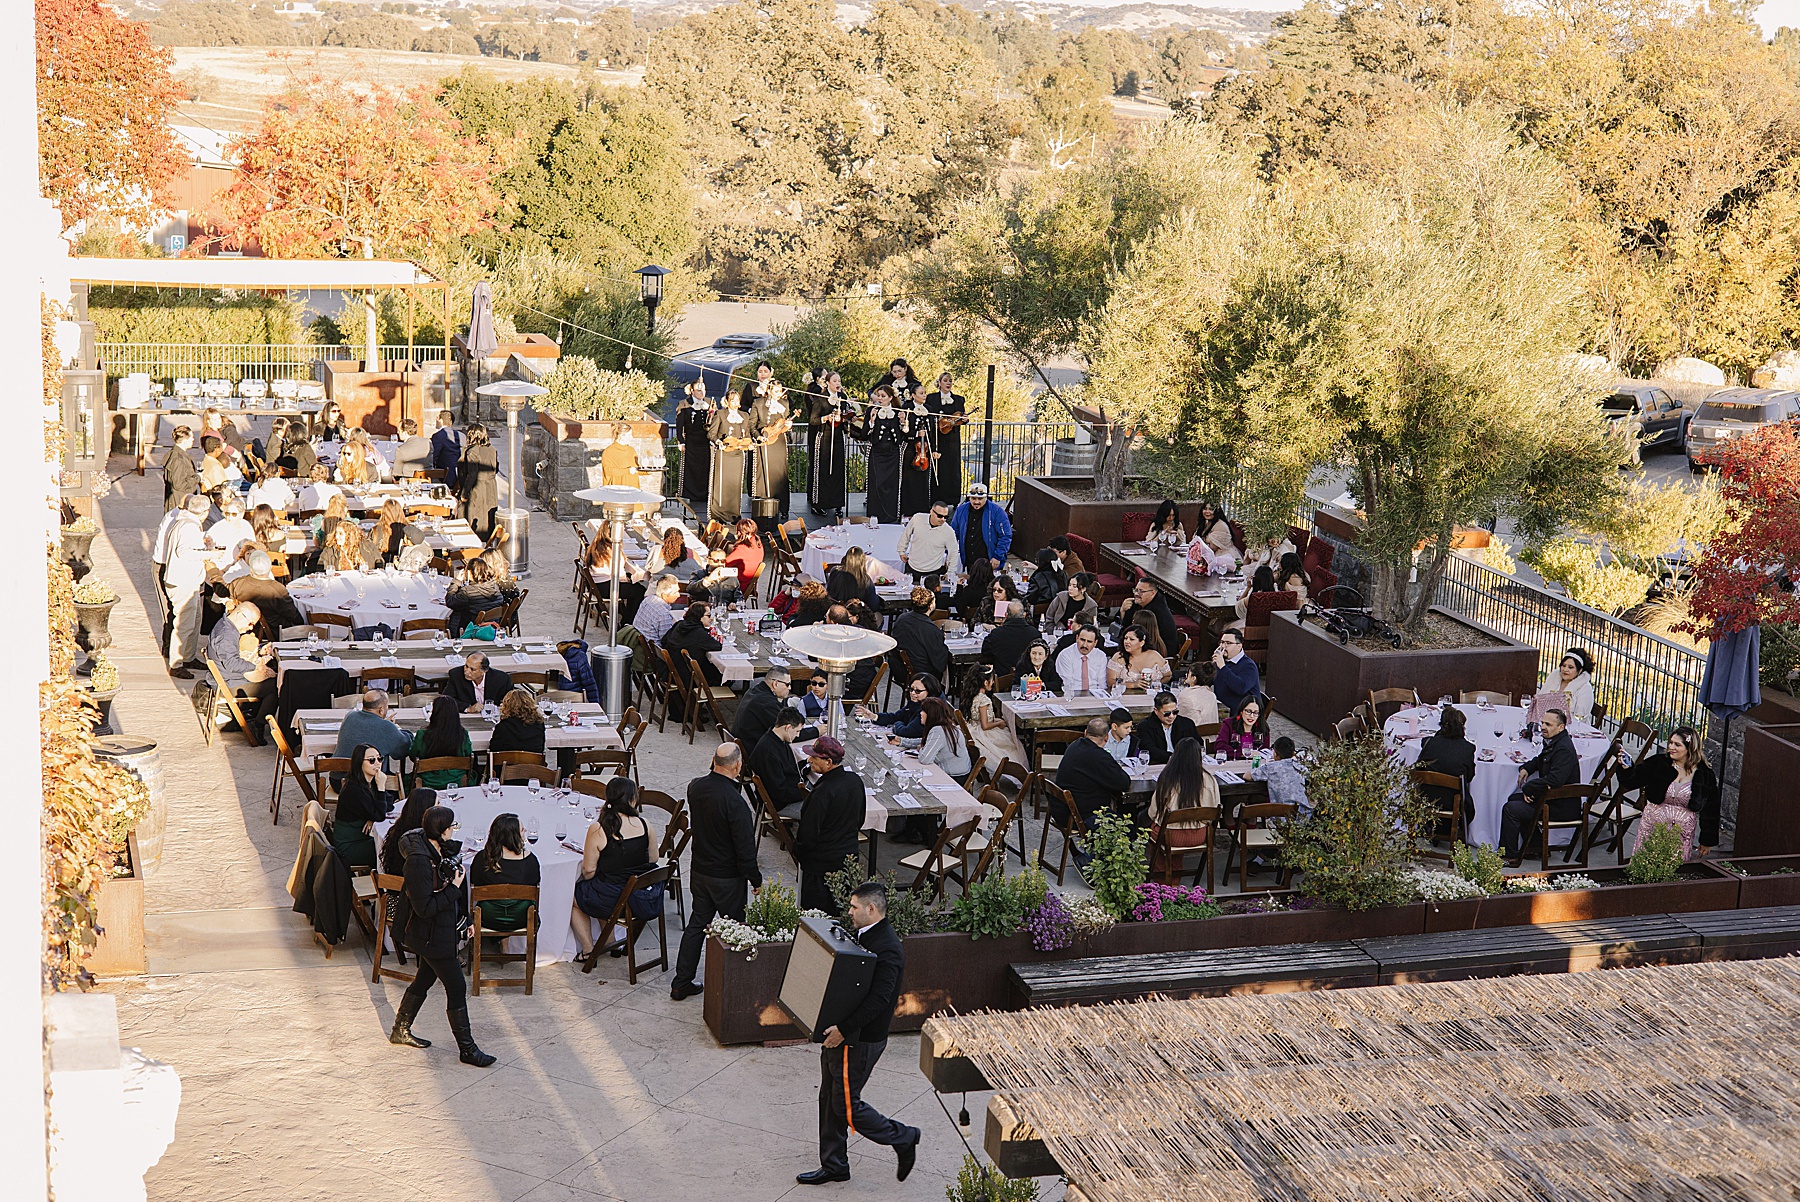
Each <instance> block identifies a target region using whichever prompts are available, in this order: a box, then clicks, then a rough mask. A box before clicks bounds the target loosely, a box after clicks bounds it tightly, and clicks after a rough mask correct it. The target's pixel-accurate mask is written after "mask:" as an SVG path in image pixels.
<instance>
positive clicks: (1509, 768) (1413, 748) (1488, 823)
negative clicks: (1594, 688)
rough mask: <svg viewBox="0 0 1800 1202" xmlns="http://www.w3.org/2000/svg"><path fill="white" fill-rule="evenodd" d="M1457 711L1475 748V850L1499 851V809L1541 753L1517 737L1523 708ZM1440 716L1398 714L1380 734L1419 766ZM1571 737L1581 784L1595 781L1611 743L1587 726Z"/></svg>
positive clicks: (1420, 709) (1430, 709) (1579, 725)
mask: <svg viewBox="0 0 1800 1202" xmlns="http://www.w3.org/2000/svg"><path fill="white" fill-rule="evenodd" d="M1456 708H1457V709H1459V710H1461V711H1462V712H1463V717H1464V718H1465V719H1466V720H1467V722H1466V726H1465V732H1464V733H1465V737H1466V738H1467V739H1468V740H1469V742H1471V743H1473V744H1475V783H1474V784H1473V786H1472V787H1471V788H1470V790H1469V795H1470V798H1471V799H1472V800H1473V801H1474V802H1475V820H1474V821H1473V822H1472V823H1470V824H1469V834H1468V840H1469V842H1470V843H1471V844H1474V845H1476V846H1480V845H1482V844H1486V845H1487V846H1490V847H1493V846H1498V845H1499V842H1500V808H1501V807H1502V806H1504V805H1505V804H1506V799H1507V798H1508V797H1510V796H1512V793H1513V790H1514V789H1517V788H1518V787H1519V766H1520V765H1521V764H1523V763H1524V762H1525V761H1526V760H1529V759H1530V758H1531V757H1532V756H1534V755H1536V754H1537V752H1538V748H1537V747H1534V746H1533V745H1532V744H1531V743H1530V742H1529V741H1528V740H1526V739H1523V738H1520V737H1519V736H1520V731H1522V730H1523V729H1524V727H1525V710H1524V708H1523V707H1521V706H1517V705H1489V706H1481V705H1459V706H1457V707H1456ZM1439 716H1440V715H1439V711H1438V708H1437V707H1436V706H1430V705H1426V706H1416V707H1411V708H1408V709H1403V710H1399V711H1397V712H1396V713H1395V714H1394V716H1393V717H1391V718H1389V719H1388V720H1387V723H1386V724H1385V725H1384V726H1383V728H1382V730H1383V732H1384V733H1385V735H1386V736H1387V741H1388V744H1389V746H1391V747H1393V748H1395V749H1396V751H1397V752H1398V753H1399V757H1400V759H1401V761H1402V762H1403V763H1405V764H1408V765H1411V764H1414V763H1416V762H1417V761H1418V758H1419V748H1420V747H1421V746H1422V745H1423V744H1424V742H1425V740H1426V739H1428V738H1430V737H1431V736H1432V735H1433V734H1436V733H1437V729H1438V721H1439ZM1569 733H1570V734H1571V735H1572V736H1574V739H1575V751H1576V754H1577V755H1579V756H1580V757H1581V779H1582V781H1583V782H1589V781H1592V780H1593V779H1594V770H1595V769H1596V768H1598V767H1599V765H1600V757H1601V756H1603V755H1605V754H1606V748H1607V746H1608V745H1609V744H1610V743H1611V739H1610V738H1608V736H1606V735H1605V734H1603V733H1601V732H1600V731H1597V730H1595V729H1594V727H1593V726H1592V725H1590V724H1589V723H1586V722H1573V723H1571V724H1570V725H1569Z"/></svg>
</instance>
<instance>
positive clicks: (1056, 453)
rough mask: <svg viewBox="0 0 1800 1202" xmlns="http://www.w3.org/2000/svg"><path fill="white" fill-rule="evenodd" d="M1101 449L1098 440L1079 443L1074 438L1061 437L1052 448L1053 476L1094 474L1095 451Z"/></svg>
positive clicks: (1051, 472) (1051, 463) (1051, 467)
mask: <svg viewBox="0 0 1800 1202" xmlns="http://www.w3.org/2000/svg"><path fill="white" fill-rule="evenodd" d="M1099 449H1100V444H1099V443H1097V442H1084V443H1077V442H1076V441H1075V440H1074V439H1073V438H1059V439H1057V440H1056V443H1055V445H1054V446H1052V447H1051V448H1050V474H1051V475H1052V476H1091V475H1093V474H1094V453H1095V452H1096V451H1098V450H1099Z"/></svg>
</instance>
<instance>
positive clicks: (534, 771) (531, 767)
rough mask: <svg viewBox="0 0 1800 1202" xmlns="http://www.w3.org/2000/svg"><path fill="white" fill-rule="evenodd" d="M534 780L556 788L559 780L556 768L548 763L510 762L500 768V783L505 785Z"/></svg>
mask: <svg viewBox="0 0 1800 1202" xmlns="http://www.w3.org/2000/svg"><path fill="white" fill-rule="evenodd" d="M533 780H534V781H536V782H537V783H538V784H540V785H543V786H545V787H547V788H551V789H554V788H555V787H556V782H557V773H556V769H554V768H552V767H550V766H549V765H548V764H508V765H507V766H506V767H504V768H502V769H500V783H501V784H503V785H516V784H520V783H523V782H525V781H533Z"/></svg>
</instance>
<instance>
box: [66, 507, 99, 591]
mask: <svg viewBox="0 0 1800 1202" xmlns="http://www.w3.org/2000/svg"><path fill="white" fill-rule="evenodd" d="M99 533H100V526H99V523H97V522H95V521H94V519H93V518H91V517H88V516H87V515H85V514H83V515H82V516H80V517H77V518H76V519H75V520H74V521H72V522H70V523H69V524H68V525H67V526H64V527H63V528H62V561H63V562H64V563H66V564H68V565H69V572H70V573H71V574H72V575H73V576H74V577H75V582H76V583H77V584H79V583H81V579H82V577H84V576H86V575H87V574H88V573H89V572H91V571H93V570H94V564H93V561H92V560H91V559H89V557H88V556H89V553H90V552H91V551H92V550H93V546H94V536H95V535H97V534H99Z"/></svg>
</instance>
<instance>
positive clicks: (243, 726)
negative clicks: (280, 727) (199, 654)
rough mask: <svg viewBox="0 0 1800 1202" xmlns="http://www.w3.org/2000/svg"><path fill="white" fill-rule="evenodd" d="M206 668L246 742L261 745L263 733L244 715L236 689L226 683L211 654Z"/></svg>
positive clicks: (254, 745)
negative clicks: (258, 731) (259, 732)
mask: <svg viewBox="0 0 1800 1202" xmlns="http://www.w3.org/2000/svg"><path fill="white" fill-rule="evenodd" d="M206 670H207V671H208V672H210V673H212V681H213V688H215V689H217V690H218V694H219V700H220V701H223V702H224V703H225V706H226V708H227V709H229V710H230V711H231V717H232V719H233V720H234V721H236V722H237V724H238V733H240V734H242V735H243V736H244V742H246V743H248V744H250V746H252V747H261V746H262V735H260V734H258V733H257V731H256V728H255V727H254V726H252V725H250V720H249V719H248V718H246V717H245V716H244V709H243V707H242V706H240V705H239V704H238V698H237V692H236V690H234V689H233V688H232V687H231V686H230V685H228V684H226V683H225V674H224V673H223V672H221V671H220V670H219V665H218V664H216V663H214V662H213V660H212V657H211V656H207V658H206Z"/></svg>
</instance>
